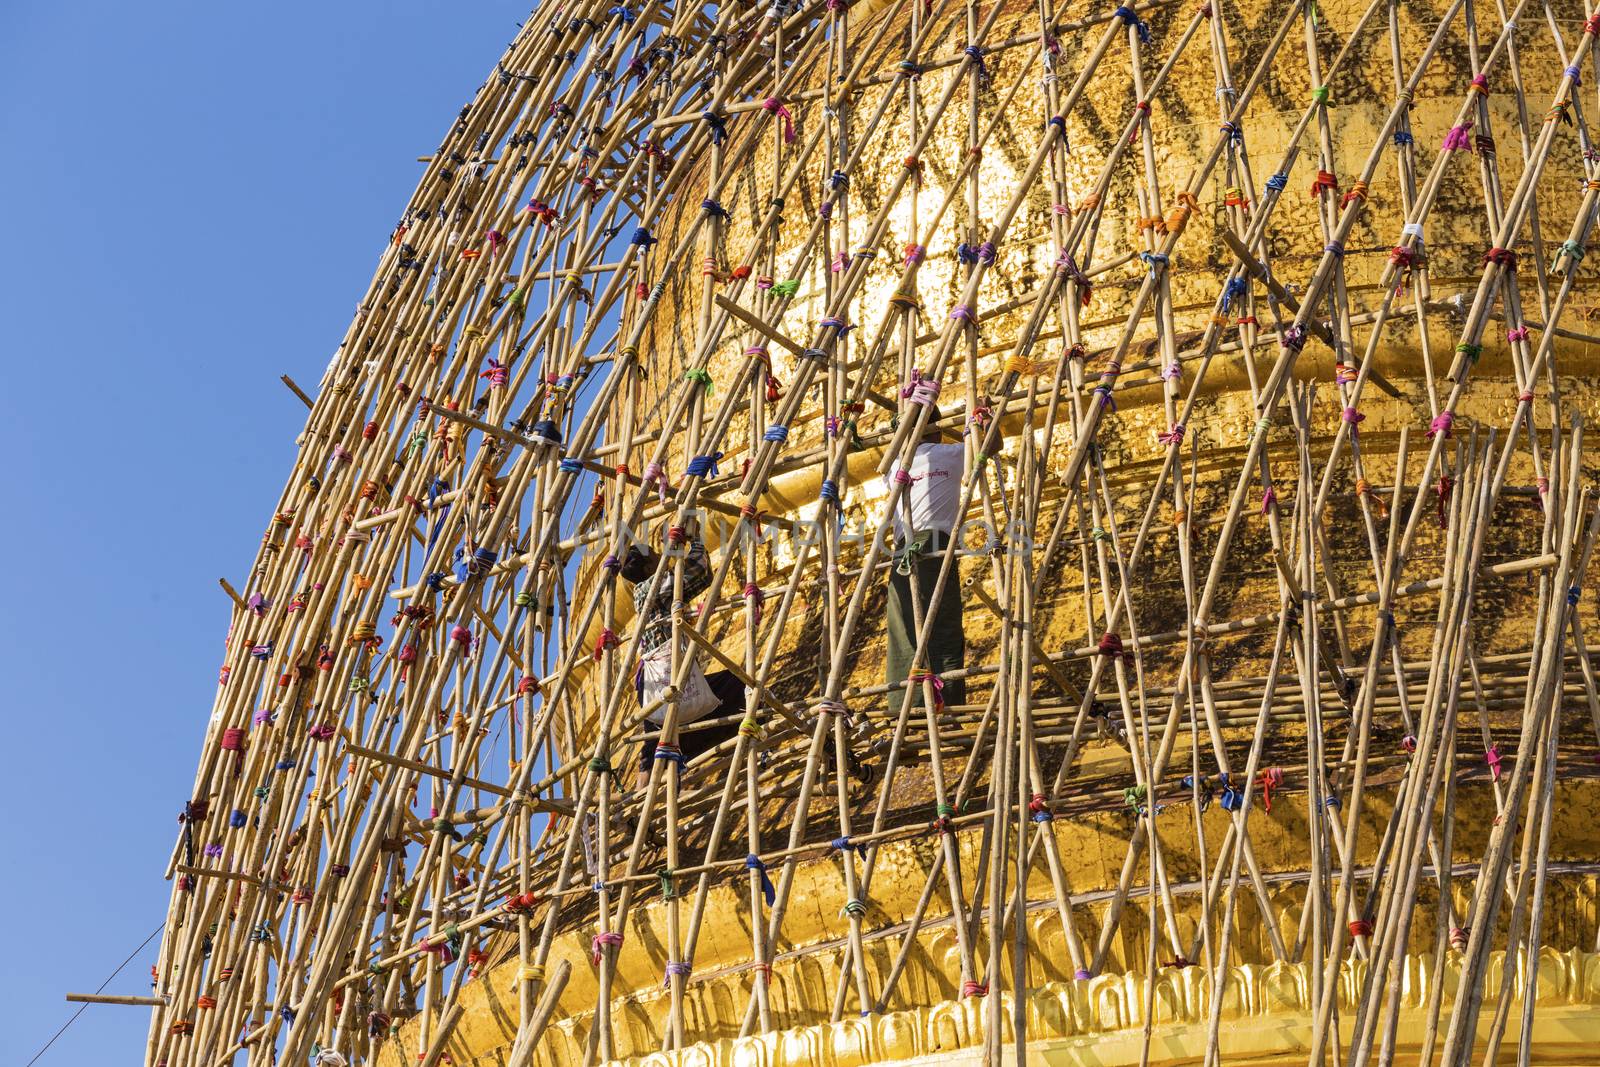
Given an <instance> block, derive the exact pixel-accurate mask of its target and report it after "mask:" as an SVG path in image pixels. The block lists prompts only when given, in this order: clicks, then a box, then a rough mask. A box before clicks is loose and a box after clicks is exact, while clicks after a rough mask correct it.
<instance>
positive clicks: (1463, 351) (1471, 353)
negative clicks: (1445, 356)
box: [1456, 341, 1483, 364]
mask: <svg viewBox="0 0 1600 1067" xmlns="http://www.w3.org/2000/svg"><path fill="white" fill-rule="evenodd" d="M1456 355H1458V356H1465V357H1466V360H1467V363H1469V364H1472V363H1476V362H1478V357H1479V356H1481V355H1483V346H1482V345H1469V344H1467V343H1466V342H1464V341H1463V342H1462V343H1461V344H1459V345H1456Z"/></svg>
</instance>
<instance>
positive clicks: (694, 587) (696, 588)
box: [683, 541, 711, 601]
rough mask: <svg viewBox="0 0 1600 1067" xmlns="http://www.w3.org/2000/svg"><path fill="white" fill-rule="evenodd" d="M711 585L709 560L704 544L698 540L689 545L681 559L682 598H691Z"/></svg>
mask: <svg viewBox="0 0 1600 1067" xmlns="http://www.w3.org/2000/svg"><path fill="white" fill-rule="evenodd" d="M710 585H711V560H710V558H709V557H708V556H707V554H706V546H705V545H703V544H701V543H700V542H699V541H693V542H691V543H690V545H689V552H688V554H687V555H686V556H685V557H684V560H683V599H684V600H686V601H687V600H692V599H694V598H695V597H697V596H699V595H700V594H701V593H703V592H705V591H706V589H707V588H708V587H710Z"/></svg>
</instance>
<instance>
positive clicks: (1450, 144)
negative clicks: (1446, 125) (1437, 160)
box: [1439, 119, 1472, 152]
mask: <svg viewBox="0 0 1600 1067" xmlns="http://www.w3.org/2000/svg"><path fill="white" fill-rule="evenodd" d="M1471 130H1472V120H1471V119H1468V120H1467V121H1466V122H1463V123H1462V124H1461V125H1459V126H1452V127H1450V132H1449V133H1447V134H1445V135H1444V143H1443V144H1441V145H1440V146H1439V151H1441V152H1470V151H1472V141H1471V139H1470V138H1469V137H1468V136H1467V134H1468V133H1469V132H1470V131H1471Z"/></svg>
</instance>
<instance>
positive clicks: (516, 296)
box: [506, 285, 528, 311]
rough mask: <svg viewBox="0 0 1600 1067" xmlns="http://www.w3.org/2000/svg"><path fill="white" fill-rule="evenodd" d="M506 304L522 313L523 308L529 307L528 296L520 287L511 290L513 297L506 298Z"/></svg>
mask: <svg viewBox="0 0 1600 1067" xmlns="http://www.w3.org/2000/svg"><path fill="white" fill-rule="evenodd" d="M506 303H508V304H510V305H511V306H512V307H514V308H516V309H518V310H519V311H520V310H521V309H522V308H524V307H526V306H527V303H528V294H527V292H526V291H524V290H523V288H522V286H520V285H519V286H517V287H516V288H515V289H513V290H511V295H510V296H508V297H506Z"/></svg>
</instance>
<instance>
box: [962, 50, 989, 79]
mask: <svg viewBox="0 0 1600 1067" xmlns="http://www.w3.org/2000/svg"><path fill="white" fill-rule="evenodd" d="M961 54H962V55H964V56H966V57H967V59H968V60H969V61H970V62H971V64H972V66H971V67H970V68H969V69H970V70H971V71H972V72H973V73H974V74H976V75H977V76H978V81H979V82H981V83H987V82H988V81H989V68H988V67H987V66H985V65H984V62H983V55H984V53H983V49H982V48H979V47H978V46H977V45H975V44H969V45H967V46H966V47H965V48H963V49H962V50H961Z"/></svg>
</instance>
